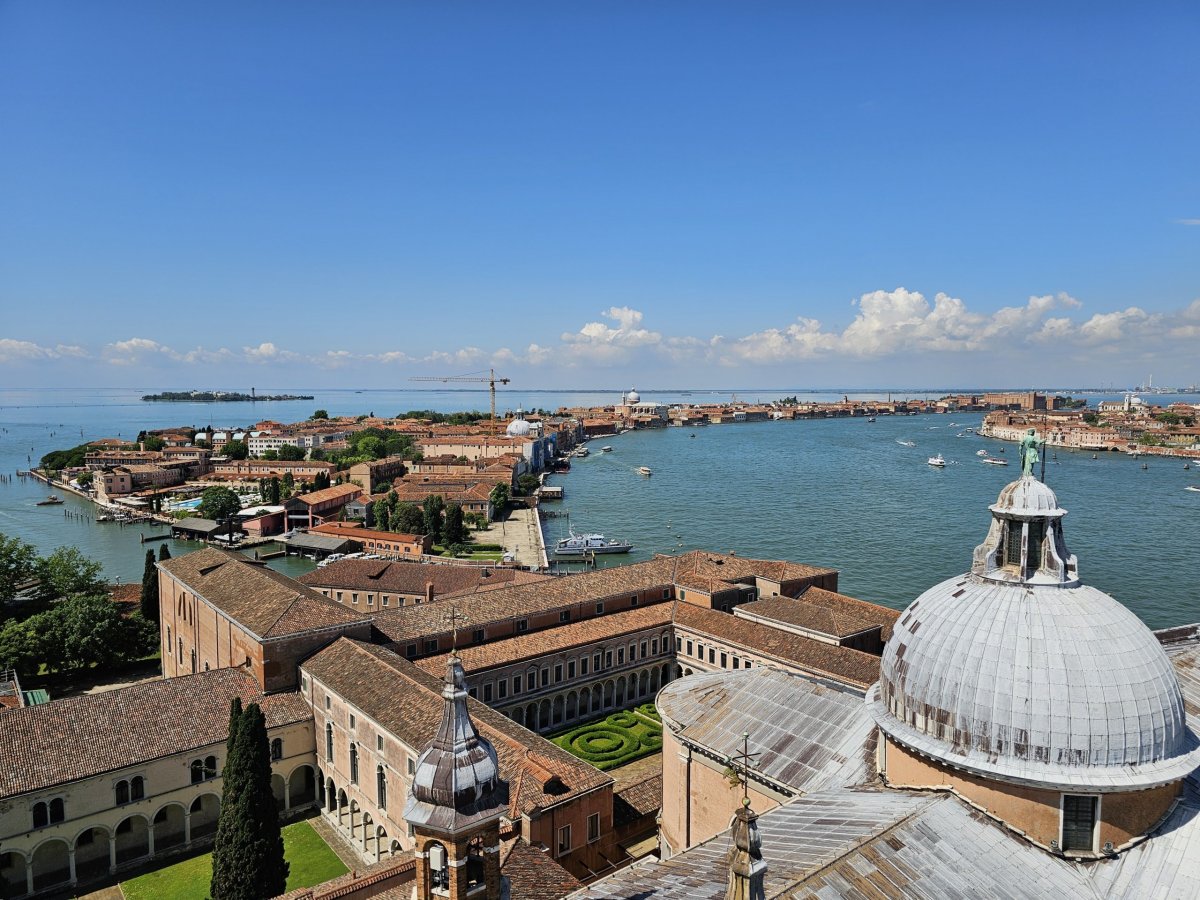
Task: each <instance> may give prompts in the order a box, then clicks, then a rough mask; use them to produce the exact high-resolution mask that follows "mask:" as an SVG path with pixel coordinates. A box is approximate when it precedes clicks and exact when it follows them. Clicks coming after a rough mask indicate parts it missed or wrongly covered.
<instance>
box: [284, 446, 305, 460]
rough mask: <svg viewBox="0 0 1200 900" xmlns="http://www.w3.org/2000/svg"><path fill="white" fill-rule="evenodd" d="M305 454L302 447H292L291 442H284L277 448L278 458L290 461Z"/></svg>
mask: <svg viewBox="0 0 1200 900" xmlns="http://www.w3.org/2000/svg"><path fill="white" fill-rule="evenodd" d="M305 455H306V454H305V452H304V448H303V447H294V446H292V445H291V444H284V445H283V446H282V447H280V448H279V458H280V459H284V460H288V461H291V462H296V461H298V460H301V459H304V457H305Z"/></svg>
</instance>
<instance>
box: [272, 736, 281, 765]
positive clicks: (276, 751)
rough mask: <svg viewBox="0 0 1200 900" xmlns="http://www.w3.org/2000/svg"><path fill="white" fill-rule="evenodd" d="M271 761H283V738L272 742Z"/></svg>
mask: <svg viewBox="0 0 1200 900" xmlns="http://www.w3.org/2000/svg"><path fill="white" fill-rule="evenodd" d="M271 759H273V760H280V759H283V738H275V740H273V741H271Z"/></svg>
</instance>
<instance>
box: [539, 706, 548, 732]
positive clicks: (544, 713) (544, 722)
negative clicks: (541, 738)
mask: <svg viewBox="0 0 1200 900" xmlns="http://www.w3.org/2000/svg"><path fill="white" fill-rule="evenodd" d="M549 727H550V701H549V700H543V701H542V704H541V706H540V707H538V729H539V730H545V729H547V728H549Z"/></svg>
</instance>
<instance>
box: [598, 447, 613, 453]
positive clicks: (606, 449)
mask: <svg viewBox="0 0 1200 900" xmlns="http://www.w3.org/2000/svg"><path fill="white" fill-rule="evenodd" d="M600 452H601V453H612V447H601V448H600Z"/></svg>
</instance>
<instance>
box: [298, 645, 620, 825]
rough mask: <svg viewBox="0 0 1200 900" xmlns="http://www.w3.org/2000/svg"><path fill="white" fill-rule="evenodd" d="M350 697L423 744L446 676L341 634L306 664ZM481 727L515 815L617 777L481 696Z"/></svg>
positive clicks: (475, 706)
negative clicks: (486, 702)
mask: <svg viewBox="0 0 1200 900" xmlns="http://www.w3.org/2000/svg"><path fill="white" fill-rule="evenodd" d="M302 668H303V669H304V670H305V671H306V672H308V673H309V675H311V676H312V677H313V678H315V679H317V680H318V681H320V682H321V683H322V684H324V685H326V686H327V687H328V688H329V689H330V690H331V691H334V692H335V693H337V694H338V695H339V696H341V697H342V699H344V700H345V701H346V702H347V703H350V704H351V705H352V706H355V707H357V708H358V709H360V710H361V711H362V712H363V714H364V715H366V716H369V717H371V718H372V719H374V720H375V721H376V722H378V723H379V724H380V725H381V726H383V727H384V728H386V729H387V730H388V731H390V732H391V733H392V734H394V735H395V736H396V737H398V738H399V739H400V740H402V741H404V742H405V743H406V744H408V745H409V746H410V747H413V748H415V749H417V750H423V749H424V748H425V747H426V746H427V745H428V744H429V742H430V741H431V740H432V739H433V735H434V733H435V732H436V731H437V728H438V724H439V723H440V722H441V718H442V700H441V691H442V680H441V679H440V678H435V677H434V676H432V675H429V674H427V673H426V672H424V671H422V670H421V669H418V668H417V667H416V666H414V665H413V664H412V663H410V662H408V661H407V660H405V659H402V658H400V657H399V656H397V655H396V654H395V653H392V652H391V651H390V650H387V649H385V648H383V647H378V646H375V645H373V644H366V643H363V642H361V641H355V640H351V639H350V638H339V639H338V640H337V641H335V642H334V643H332V644H330V645H329V646H328V647H326V648H325V649H324V650H321V651H320V652H319V653H317V654H315V655H314V656H312V657H310V658H309V659H308V660H307V661H306V662H305V663H304V664H303V666H302ZM467 704H468V708H469V709H470V713H471V718H472V719H473V720H474V722H475V725H476V727H477V728H478V729H479V731H480V733H481V734H483V736H484V737H486V738H487V739H488V740H489V741H491V742H492V745H493V746H494V747H495V748H496V756H497V757H498V759H499V761H500V775H501V777H502V778H504V779H505V780H506V781H507V782H508V788H509V817H510V818H517V817H519V816H520V815H522V814H524V813H530V812H534V811H536V810H539V809H542V808H545V807H549V806H553V805H555V804H558V803H562V802H563V801H565V800H568V799H570V798H572V797H576V796H578V795H580V794H583V793H586V792H587V791H591V790H595V789H597V788H602V787H604V786H606V785H611V784H612V778H611V777H610V776H608V775H605V774H604V773H603V772H601V771H600V770H598V769H596V768H595V767H594V766H591V765H589V764H588V763H585V762H583V761H582V760H580V759H576V758H575V757H574V756H571V755H570V754H569V753H567V752H566V751H565V750H562V749H560V748H559V747H556V746H555V745H554V744H552V743H550V742H549V741H547V740H546V739H545V738H542V737H540V736H538V735H536V734H534V733H533V732H531V731H528V730H526V729H525V728H523V727H521V726H520V725H518V724H517V723H516V722H513V721H512V720H511V719H509V718H508V717H506V716H502V715H500V713H498V712H495V711H493V710H491V709H489V708H488V707H487V706H485V705H484V704H482V703H479V702H478V701H476V700H474V699H468V701H467Z"/></svg>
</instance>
